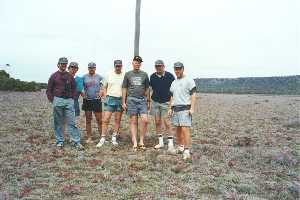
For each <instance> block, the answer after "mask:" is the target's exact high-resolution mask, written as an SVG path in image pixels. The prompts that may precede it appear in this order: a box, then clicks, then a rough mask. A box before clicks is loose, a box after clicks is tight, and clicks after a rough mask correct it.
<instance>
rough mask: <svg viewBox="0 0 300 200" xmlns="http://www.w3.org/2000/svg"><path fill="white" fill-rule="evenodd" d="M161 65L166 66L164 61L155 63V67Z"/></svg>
mask: <svg viewBox="0 0 300 200" xmlns="http://www.w3.org/2000/svg"><path fill="white" fill-rule="evenodd" d="M160 65H162V66H165V64H164V61H162V60H157V61H155V66H160Z"/></svg>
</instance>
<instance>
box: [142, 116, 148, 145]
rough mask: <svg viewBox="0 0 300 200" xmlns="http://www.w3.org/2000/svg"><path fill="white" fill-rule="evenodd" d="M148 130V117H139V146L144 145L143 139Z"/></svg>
mask: <svg viewBox="0 0 300 200" xmlns="http://www.w3.org/2000/svg"><path fill="white" fill-rule="evenodd" d="M147 128H148V116H147V115H145V114H142V115H141V134H140V145H144V138H145V134H146V132H147Z"/></svg>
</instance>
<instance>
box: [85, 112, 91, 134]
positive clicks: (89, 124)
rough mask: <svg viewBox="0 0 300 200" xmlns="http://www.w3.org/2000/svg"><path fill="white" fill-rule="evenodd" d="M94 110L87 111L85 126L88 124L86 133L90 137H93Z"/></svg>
mask: <svg viewBox="0 0 300 200" xmlns="http://www.w3.org/2000/svg"><path fill="white" fill-rule="evenodd" d="M92 117H93V116H92V112H90V111H86V112H85V126H86V134H87V137H88V139H90V138H91V137H92Z"/></svg>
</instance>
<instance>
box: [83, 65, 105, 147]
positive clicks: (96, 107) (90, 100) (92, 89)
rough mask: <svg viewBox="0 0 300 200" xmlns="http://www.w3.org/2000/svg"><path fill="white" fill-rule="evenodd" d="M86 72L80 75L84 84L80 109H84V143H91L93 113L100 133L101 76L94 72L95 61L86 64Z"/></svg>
mask: <svg viewBox="0 0 300 200" xmlns="http://www.w3.org/2000/svg"><path fill="white" fill-rule="evenodd" d="M88 71H89V72H88V73H87V74H86V75H84V76H83V77H82V80H83V86H84V91H85V94H84V98H83V104H82V110H84V111H85V124H86V133H87V138H88V139H87V140H86V143H93V141H92V117H93V113H94V115H95V118H96V121H97V125H98V131H99V134H100V136H101V135H102V131H101V130H102V127H101V126H102V102H101V97H102V96H103V93H102V91H101V89H102V79H103V78H102V76H100V75H99V74H96V63H93V62H90V63H89V64H88Z"/></svg>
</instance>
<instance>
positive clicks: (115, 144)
mask: <svg viewBox="0 0 300 200" xmlns="http://www.w3.org/2000/svg"><path fill="white" fill-rule="evenodd" d="M111 143H112V144H113V145H114V146H117V145H118V142H117V137H116V136H112V137H111Z"/></svg>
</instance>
